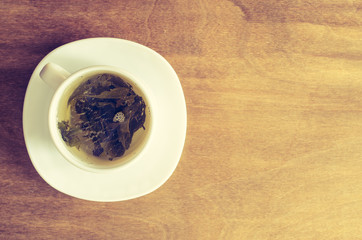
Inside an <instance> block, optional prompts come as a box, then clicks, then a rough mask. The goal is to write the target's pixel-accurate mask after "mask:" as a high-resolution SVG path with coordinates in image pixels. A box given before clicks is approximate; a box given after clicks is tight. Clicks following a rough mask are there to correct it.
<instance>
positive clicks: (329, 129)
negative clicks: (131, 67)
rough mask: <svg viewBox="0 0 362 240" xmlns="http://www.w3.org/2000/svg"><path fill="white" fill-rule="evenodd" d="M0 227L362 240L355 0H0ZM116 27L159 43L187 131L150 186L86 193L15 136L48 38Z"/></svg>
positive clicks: (361, 86)
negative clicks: (78, 192) (68, 188)
mask: <svg viewBox="0 0 362 240" xmlns="http://www.w3.org/2000/svg"><path fill="white" fill-rule="evenodd" d="M0 20H1V27H0V29H1V31H0V56H1V61H0V76H1V78H0V79H1V88H0V91H1V94H0V100H1V101H0V106H1V114H0V122H1V125H0V133H1V138H0V143H1V144H0V215H1V218H0V239H238V240H239V239H245V240H254V239H273V240H284V239H288V240H289V239H303V240H307V239H326V240H337V239H338V240H339V239H341V240H353V239H362V228H361V223H362V217H361V216H362V191H361V188H362V175H361V172H362V147H361V146H362V111H361V109H362V98H361V96H362V80H361V76H362V68H361V66H362V65H361V64H362V28H361V25H362V1H361V0H334V1H320V0H318V1H317V0H306V1H297V0H291V1H286V0H269V1H266V0H221V1H213V0H198V1H191V0H175V1H169V0H140V1H131V0H126V1H104V0H102V1H100V0H96V1H91V2H88V1H69V0H67V1H63V2H62V3H60V2H58V1H32V0H29V1H25V0H23V1H8V0H5V1H4V0H3V1H1V3H0ZM99 36H103V37H118V38H124V39H129V40H133V41H136V42H139V43H141V44H144V45H146V46H149V47H151V48H153V49H154V50H156V51H157V52H159V53H161V54H162V55H163V56H164V57H165V58H166V59H167V60H168V61H169V62H170V63H171V65H172V66H173V67H174V69H175V70H176V72H177V74H178V75H179V77H180V81H181V84H182V86H183V89H184V93H185V97H186V102H187V110H188V129H187V139H186V144H185V148H184V152H183V155H182V158H181V161H180V164H179V165H178V167H177V169H176V171H175V173H174V174H173V175H172V177H171V178H170V179H169V180H168V181H167V182H166V184H165V185H163V186H162V187H161V188H160V189H158V190H157V191H155V192H153V193H151V194H149V195H147V196H144V197H141V198H138V199H135V200H131V201H126V202H117V203H94V202H88V201H82V200H78V199H75V198H72V197H69V196H66V195H64V194H62V193H59V192H57V191H56V190H54V189H53V188H51V187H50V186H48V185H47V184H46V183H45V182H44V181H43V180H42V179H41V178H40V176H39V175H38V174H37V173H36V171H35V169H34V168H33V166H32V164H31V162H30V159H29V157H28V155H27V152H26V148H25V144H24V140H23V135H22V119H21V114H22V104H23V100H24V94H25V91H26V86H27V84H28V81H29V78H30V75H31V73H32V71H33V69H34V68H35V66H36V65H37V64H38V62H39V61H40V60H41V59H42V58H43V57H44V56H45V55H46V54H47V53H48V52H49V51H51V50H52V49H54V48H56V47H58V46H60V45H62V44H65V43H68V42H71V41H74V40H77V39H82V38H88V37H99Z"/></svg>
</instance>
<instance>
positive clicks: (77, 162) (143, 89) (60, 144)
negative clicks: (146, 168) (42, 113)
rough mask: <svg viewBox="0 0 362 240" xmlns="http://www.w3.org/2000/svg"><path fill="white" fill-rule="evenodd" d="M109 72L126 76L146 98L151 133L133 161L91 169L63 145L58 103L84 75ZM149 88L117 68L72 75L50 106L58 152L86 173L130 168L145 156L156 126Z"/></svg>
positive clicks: (104, 67)
mask: <svg viewBox="0 0 362 240" xmlns="http://www.w3.org/2000/svg"><path fill="white" fill-rule="evenodd" d="M101 71H103V72H107V73H114V74H117V75H120V76H124V77H126V78H127V80H130V84H131V85H136V86H137V88H138V89H139V90H140V91H141V92H142V93H143V97H145V98H146V102H147V105H148V109H149V115H150V116H149V118H150V123H149V126H148V128H149V130H148V131H149V133H148V134H147V136H146V137H147V139H146V140H145V144H144V145H143V146H142V149H141V150H140V152H139V153H138V154H136V155H135V156H133V157H132V158H131V159H129V160H127V161H125V162H123V163H121V164H120V165H117V166H113V167H108V168H102V167H91V166H89V165H87V164H84V163H82V160H81V159H79V158H78V157H76V156H74V155H73V154H72V153H71V152H70V151H69V150H68V149H67V147H66V146H65V144H64V143H63V139H62V137H61V135H60V133H59V129H58V127H57V126H56V123H57V122H58V117H57V107H58V103H59V100H60V99H61V97H62V93H63V92H64V91H65V90H66V88H67V87H68V86H69V85H71V83H73V81H75V80H77V79H78V78H79V77H81V76H82V75H85V74H86V75H88V74H89V75H91V74H90V73H91V72H94V73H96V72H101ZM146 89H147V87H146V86H145V84H144V83H142V82H141V81H137V78H136V77H135V76H134V75H132V74H131V73H129V72H127V71H125V70H123V69H121V68H118V67H115V66H108V65H93V66H89V67H86V68H82V69H80V70H78V71H76V72H74V73H71V74H70V75H69V76H68V77H67V78H66V79H65V80H64V82H62V83H61V84H60V85H59V87H58V88H57V89H56V90H55V93H54V95H53V97H52V99H51V102H50V106H49V111H48V128H49V131H50V136H51V138H52V141H53V143H54V145H55V146H56V148H57V150H58V152H59V153H60V154H61V155H62V156H63V157H64V158H65V159H66V160H67V161H68V162H70V163H71V164H73V165H75V166H76V167H78V168H80V169H83V170H85V171H88V172H93V173H107V172H110V171H116V170H119V169H123V168H124V167H126V166H128V165H129V164H131V163H133V162H135V161H137V159H139V158H141V157H142V156H143V155H144V152H145V151H146V149H147V148H148V146H149V142H150V140H151V137H152V135H153V129H154V127H153V125H154V121H155V119H154V117H155V114H154V108H153V103H152V102H153V101H152V97H151V96H152V94H151V93H150V92H149V91H147V90H146Z"/></svg>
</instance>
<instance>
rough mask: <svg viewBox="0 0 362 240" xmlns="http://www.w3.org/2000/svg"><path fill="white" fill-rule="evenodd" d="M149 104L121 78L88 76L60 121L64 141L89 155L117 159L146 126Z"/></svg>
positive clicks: (73, 93)
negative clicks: (147, 105) (136, 133)
mask: <svg viewBox="0 0 362 240" xmlns="http://www.w3.org/2000/svg"><path fill="white" fill-rule="evenodd" d="M145 109H146V103H145V101H144V99H143V98H142V96H140V95H138V94H137V93H136V92H135V91H134V89H133V86H132V85H130V84H129V83H128V82H126V81H125V80H123V79H122V78H121V77H119V76H116V75H113V74H108V73H103V74H97V75H94V76H91V77H88V78H87V79H86V80H84V81H83V82H82V83H81V84H80V85H79V86H78V87H76V88H75V90H74V91H73V92H72V93H71V95H70V97H69V99H68V100H67V101H66V114H65V116H63V118H62V119H60V120H59V122H58V128H59V130H60V133H61V135H62V138H63V140H64V142H65V143H66V144H67V145H68V146H69V147H72V148H76V149H77V150H79V151H82V152H84V153H86V154H88V155H92V156H94V157H97V158H101V159H106V160H113V159H115V158H119V157H121V156H123V155H124V154H125V152H126V151H127V149H129V147H130V144H131V142H132V138H133V136H134V134H135V132H136V131H137V130H139V129H141V128H143V129H145V126H144V123H145V120H146V112H145Z"/></svg>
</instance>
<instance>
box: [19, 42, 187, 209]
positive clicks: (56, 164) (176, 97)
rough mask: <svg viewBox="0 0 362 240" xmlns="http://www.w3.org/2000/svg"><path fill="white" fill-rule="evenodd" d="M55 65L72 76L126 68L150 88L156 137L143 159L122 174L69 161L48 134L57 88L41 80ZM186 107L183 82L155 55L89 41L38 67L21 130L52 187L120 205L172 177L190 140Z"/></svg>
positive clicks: (139, 48) (132, 46) (58, 51)
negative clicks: (105, 68)
mask: <svg viewBox="0 0 362 240" xmlns="http://www.w3.org/2000/svg"><path fill="white" fill-rule="evenodd" d="M48 62H53V63H56V64H58V65H60V66H62V67H64V68H65V69H66V70H68V71H69V72H75V71H77V70H79V69H81V68H84V67H88V66H91V65H113V66H116V67H119V68H122V69H124V70H126V71H128V72H130V73H131V74H133V75H134V76H135V77H136V79H139V81H142V82H143V83H144V84H145V85H146V86H147V87H149V88H150V89H151V90H152V93H153V95H154V97H155V99H156V101H155V102H156V104H157V112H156V114H157V118H156V119H157V121H156V122H155V126H154V134H153V138H152V139H151V140H150V141H151V142H150V145H149V147H148V148H147V149H146V152H145V153H144V155H143V157H142V158H141V159H139V160H137V161H135V162H131V163H130V164H128V165H126V166H125V167H124V168H122V169H120V170H119V171H115V172H111V173H106V174H102V173H91V172H86V171H84V170H81V169H80V168H77V167H75V166H74V165H73V164H71V163H69V162H68V161H67V160H65V159H64V158H63V157H62V155H61V154H60V153H59V152H58V151H57V149H56V147H55V146H54V144H53V142H52V140H51V137H50V133H49V130H48V122H47V112H48V108H49V104H50V100H51V97H52V95H53V93H54V92H53V90H51V89H50V88H49V87H48V86H47V85H46V84H45V83H44V82H43V81H42V80H41V79H40V77H39V72H40V70H41V69H42V68H43V66H44V65H45V64H46V63H48ZM186 121H187V118H186V104H185V98H184V95H183V91H182V87H181V84H180V81H179V79H178V77H177V75H176V73H175V71H174V70H173V68H172V67H171V65H170V64H169V63H168V62H167V61H166V60H165V59H164V58H163V57H162V56H161V55H159V54H158V53H156V52H155V51H153V50H151V49H149V48H147V47H145V46H143V45H140V44H137V43H134V42H131V41H127V40H122V39H115V38H90V39H83V40H79V41H75V42H72V43H68V44H66V45H63V46H61V47H59V48H57V49H55V50H54V51H52V52H51V53H49V54H48V55H47V56H46V57H45V58H44V59H43V60H42V61H41V62H40V63H39V64H38V66H37V67H36V68H35V70H34V72H33V74H32V76H31V79H30V81H29V85H28V88H27V91H26V95H25V102H24V109H23V130H24V138H25V143H26V147H27V149H28V153H29V156H30V159H31V161H32V163H33V165H34V167H35V169H36V170H37V171H38V173H39V174H40V176H41V177H42V178H43V179H44V180H45V181H46V182H47V183H48V184H49V185H51V186H52V187H54V188H55V189H57V190H59V191H60V192H63V193H65V194H68V195H70V196H73V197H77V198H81V199H86V200H91V201H102V202H111V201H121V200H127V199H132V198H136V197H140V196H143V195H145V194H148V193H150V192H152V191H154V190H156V189H157V188H158V187H160V186H161V185H162V184H163V183H165V182H166V180H167V179H168V178H169V177H170V176H171V174H172V173H173V171H174V170H175V168H176V166H177V164H178V162H179V159H180V157H181V153H182V149H183V146H184V142H185V137H186Z"/></svg>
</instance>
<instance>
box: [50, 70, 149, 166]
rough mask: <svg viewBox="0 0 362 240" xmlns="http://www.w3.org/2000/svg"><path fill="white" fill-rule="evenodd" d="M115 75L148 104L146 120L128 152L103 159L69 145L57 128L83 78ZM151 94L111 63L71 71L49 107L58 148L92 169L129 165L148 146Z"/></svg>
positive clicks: (76, 161) (72, 159)
mask: <svg viewBox="0 0 362 240" xmlns="http://www.w3.org/2000/svg"><path fill="white" fill-rule="evenodd" d="M104 73H106V74H112V75H116V76H119V77H121V78H122V79H123V80H124V81H126V82H127V83H129V84H130V85H131V86H132V87H133V91H134V92H135V93H136V94H137V95H139V96H141V97H142V98H143V100H144V102H145V104H146V109H145V114H146V119H145V122H144V128H142V127H141V128H140V129H138V130H137V131H136V132H135V133H134V135H133V137H132V142H131V144H130V146H129V148H128V149H127V150H126V151H125V153H124V154H123V155H122V156H121V157H119V158H114V159H113V160H112V161H109V160H105V159H101V158H98V157H95V156H93V155H90V154H87V153H85V152H83V151H80V150H78V149H77V148H76V147H69V146H68V145H67V144H66V143H65V141H64V140H63V138H62V135H61V132H60V130H59V129H58V122H60V121H63V120H64V118H65V116H66V114H67V102H68V99H69V97H70V96H71V95H72V93H73V92H74V90H75V89H76V88H77V87H78V86H79V85H80V84H81V83H83V82H84V81H86V80H87V79H89V78H90V77H92V76H95V75H98V74H104ZM151 104H152V103H151V98H150V93H148V92H147V88H146V87H145V86H144V84H142V83H141V82H140V81H137V79H136V78H135V77H134V76H132V75H131V74H130V73H128V72H126V71H123V70H121V69H118V68H116V67H112V66H93V67H89V68H85V69H82V70H80V71H78V72H76V73H74V74H71V75H70V76H69V77H68V78H67V79H66V80H65V81H64V82H63V83H62V84H61V85H60V86H59V87H58V89H57V90H56V92H55V94H54V96H53V98H52V101H51V104H50V109H49V130H50V135H51V137H52V139H53V141H54V144H55V146H56V147H57V149H58V151H59V152H60V153H61V154H62V155H63V156H64V157H65V159H67V160H68V161H69V162H70V163H72V164H74V165H75V166H77V167H79V168H82V169H83V170H87V171H91V172H107V171H111V170H116V169H119V168H121V167H123V166H126V165H127V164H128V163H130V162H132V161H136V159H138V158H139V157H141V156H142V154H143V152H144V150H145V149H146V147H147V143H148V141H149V140H150V136H151V133H152V125H153V124H152V123H153V118H154V117H153V114H152V111H151V110H152V107H151Z"/></svg>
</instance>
